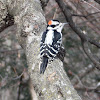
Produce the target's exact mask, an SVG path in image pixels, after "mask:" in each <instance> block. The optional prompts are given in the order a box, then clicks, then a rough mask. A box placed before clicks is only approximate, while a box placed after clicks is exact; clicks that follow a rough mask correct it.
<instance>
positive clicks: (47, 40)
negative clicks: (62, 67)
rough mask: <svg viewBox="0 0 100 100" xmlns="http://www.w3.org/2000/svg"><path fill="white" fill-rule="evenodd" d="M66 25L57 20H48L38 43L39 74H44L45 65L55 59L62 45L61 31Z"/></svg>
mask: <svg viewBox="0 0 100 100" xmlns="http://www.w3.org/2000/svg"><path fill="white" fill-rule="evenodd" d="M65 24H66V23H60V22H59V21H58V20H50V21H49V22H48V25H47V28H46V31H45V32H44V33H43V34H42V37H41V42H40V57H41V59H42V63H41V65H40V74H41V73H44V71H45V69H46V67H47V64H48V63H49V62H51V61H53V60H54V58H56V57H57V54H58V53H59V51H60V48H61V45H62V33H61V31H62V29H63V26H64V25H65Z"/></svg>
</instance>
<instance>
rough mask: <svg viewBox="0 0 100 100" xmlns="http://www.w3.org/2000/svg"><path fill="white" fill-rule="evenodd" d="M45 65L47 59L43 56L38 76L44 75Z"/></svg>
mask: <svg viewBox="0 0 100 100" xmlns="http://www.w3.org/2000/svg"><path fill="white" fill-rule="evenodd" d="M47 64H48V57H46V56H44V57H43V61H42V64H41V66H40V74H44V72H45V69H46V67H47Z"/></svg>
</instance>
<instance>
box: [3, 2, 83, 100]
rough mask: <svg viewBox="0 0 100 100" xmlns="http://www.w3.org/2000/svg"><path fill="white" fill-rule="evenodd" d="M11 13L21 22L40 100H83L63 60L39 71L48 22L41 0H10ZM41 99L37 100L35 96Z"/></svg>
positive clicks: (22, 39) (19, 28) (22, 38)
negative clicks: (40, 45)
mask: <svg viewBox="0 0 100 100" xmlns="http://www.w3.org/2000/svg"><path fill="white" fill-rule="evenodd" d="M5 3H6V5H7V8H8V12H9V14H11V15H13V16H14V20H15V23H16V24H17V31H18V35H17V36H18V40H19V43H20V44H21V45H22V47H23V48H24V50H25V54H26V57H27V64H28V67H29V68H28V70H29V74H30V78H31V80H32V84H33V86H34V90H35V92H36V95H37V97H38V100H81V98H80V97H79V96H78V94H77V92H76V91H75V90H74V88H73V86H72V85H71V83H70V81H69V79H68V76H67V75H66V73H65V71H64V69H63V64H62V62H61V61H60V60H59V59H56V60H54V61H53V62H52V63H51V64H49V65H48V67H47V69H46V71H45V73H44V75H43V74H40V73H39V64H40V57H39V44H40V36H41V33H42V32H43V31H44V30H45V27H46V21H45V17H44V15H43V11H42V8H41V4H40V1H39V0H7V1H6V2H5ZM34 100H37V99H34Z"/></svg>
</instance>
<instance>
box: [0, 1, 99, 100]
mask: <svg viewBox="0 0 100 100" xmlns="http://www.w3.org/2000/svg"><path fill="white" fill-rule="evenodd" d="M63 1H64V2H65V4H67V5H68V6H69V9H71V13H72V15H73V20H74V22H75V24H76V25H77V26H78V27H79V28H80V29H81V30H82V31H83V33H84V34H86V35H87V36H88V37H90V38H91V39H93V40H96V41H98V42H100V4H98V3H97V2H95V1H96V0H95V1H94V0H63ZM44 13H45V17H46V20H47V22H48V21H49V20H51V19H58V20H59V21H60V22H66V20H65V17H64V15H63V13H62V11H61V9H60V8H59V6H58V5H57V3H56V2H55V1H54V0H49V2H48V4H47V5H46V6H45V7H44ZM79 15H80V16H79ZM2 23H5V27H4V29H2V30H0V100H31V94H30V91H31V82H30V81H29V76H28V69H27V68H28V66H27V61H26V57H25V54H24V51H23V49H22V48H21V46H20V45H19V43H18V41H17V38H16V25H14V18H13V17H12V16H11V15H9V14H8V16H7V17H6V19H5V20H3V21H2ZM63 45H64V47H65V50H66V57H65V59H64V62H63V63H64V69H65V71H66V73H67V75H68V76H69V78H70V81H71V83H72V84H73V86H74V88H75V89H76V90H77V92H78V94H79V95H80V96H81V98H82V100H100V71H99V70H98V69H96V68H95V65H94V64H93V63H92V62H91V60H90V59H89V58H88V57H87V55H86V54H85V53H84V50H83V48H82V46H81V40H80V38H79V37H78V36H77V34H76V33H75V32H74V31H73V30H72V29H71V28H70V27H69V25H65V27H64V29H63ZM88 47H89V48H90V50H91V52H92V54H93V56H94V58H95V59H97V60H99V61H100V49H99V48H97V47H96V46H94V45H91V44H89V45H88Z"/></svg>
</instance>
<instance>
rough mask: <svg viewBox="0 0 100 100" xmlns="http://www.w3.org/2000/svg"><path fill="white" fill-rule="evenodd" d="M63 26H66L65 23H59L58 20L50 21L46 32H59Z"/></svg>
mask: <svg viewBox="0 0 100 100" xmlns="http://www.w3.org/2000/svg"><path fill="white" fill-rule="evenodd" d="M65 24H67V23H61V22H59V21H58V20H50V21H49V22H48V25H47V29H48V30H57V31H58V32H61V31H62V29H63V27H64V25H65Z"/></svg>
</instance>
